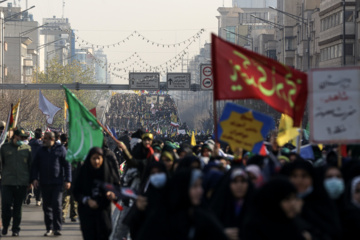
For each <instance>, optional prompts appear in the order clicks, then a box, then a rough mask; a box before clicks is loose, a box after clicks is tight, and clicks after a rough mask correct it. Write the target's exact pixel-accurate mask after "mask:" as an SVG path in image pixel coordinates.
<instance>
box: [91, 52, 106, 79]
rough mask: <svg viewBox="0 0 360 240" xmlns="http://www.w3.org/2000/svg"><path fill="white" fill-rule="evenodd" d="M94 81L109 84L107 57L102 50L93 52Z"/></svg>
mask: <svg viewBox="0 0 360 240" xmlns="http://www.w3.org/2000/svg"><path fill="white" fill-rule="evenodd" d="M94 56H95V58H96V59H97V61H96V62H95V79H96V81H97V82H98V83H103V84H104V83H109V80H108V72H107V64H108V61H107V56H106V54H105V53H104V51H103V50H102V49H100V50H97V51H95V54H94Z"/></svg>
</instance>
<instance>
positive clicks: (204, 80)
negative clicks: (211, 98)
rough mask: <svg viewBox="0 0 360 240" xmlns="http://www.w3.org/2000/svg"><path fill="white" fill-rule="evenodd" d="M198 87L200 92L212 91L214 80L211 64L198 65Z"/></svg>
mask: <svg viewBox="0 0 360 240" xmlns="http://www.w3.org/2000/svg"><path fill="white" fill-rule="evenodd" d="M200 85H201V90H213V88H214V79H213V70H212V66H211V64H201V65H200Z"/></svg>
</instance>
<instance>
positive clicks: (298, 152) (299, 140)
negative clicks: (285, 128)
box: [296, 128, 303, 154]
mask: <svg viewBox="0 0 360 240" xmlns="http://www.w3.org/2000/svg"><path fill="white" fill-rule="evenodd" d="M299 133H300V134H299V138H298V143H297V146H296V147H297V149H296V153H297V154H300V148H301V141H302V135H303V129H302V128H301V129H300V130H299Z"/></svg>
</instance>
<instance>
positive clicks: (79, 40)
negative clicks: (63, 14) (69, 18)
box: [64, 29, 205, 49]
mask: <svg viewBox="0 0 360 240" xmlns="http://www.w3.org/2000/svg"><path fill="white" fill-rule="evenodd" d="M64 31H66V32H68V33H69V34H70V33H71V31H70V30H67V29H64ZM204 32H205V30H204V29H200V30H199V31H198V32H197V33H196V34H195V35H193V36H191V37H190V38H188V39H186V40H184V41H182V42H178V43H171V44H165V43H159V42H155V41H152V40H150V39H148V38H147V37H145V36H144V35H143V34H141V33H139V32H137V31H134V32H132V33H131V34H130V35H128V36H127V37H126V38H124V39H122V40H120V41H118V42H116V43H112V44H108V45H101V44H94V43H91V42H89V41H86V40H84V39H82V38H81V37H79V36H78V35H76V36H75V41H76V42H77V43H78V44H80V45H85V46H91V47H93V48H94V49H105V48H111V47H116V46H120V45H122V44H124V43H126V42H127V41H129V40H130V39H131V38H133V37H138V38H139V39H141V40H143V41H145V42H146V43H149V44H151V45H152V46H156V47H163V48H165V47H167V48H170V47H176V46H181V45H185V44H186V43H189V42H191V41H192V40H194V39H197V38H199V37H200V36H201V34H203V33H204Z"/></svg>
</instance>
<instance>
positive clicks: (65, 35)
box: [40, 16, 74, 71]
mask: <svg viewBox="0 0 360 240" xmlns="http://www.w3.org/2000/svg"><path fill="white" fill-rule="evenodd" d="M43 24H46V26H44V27H43V28H42V30H41V31H40V34H41V36H40V38H41V45H40V55H41V62H42V63H41V70H45V71H46V66H47V63H49V62H50V61H51V60H52V59H54V58H55V59H56V60H57V61H59V63H61V64H62V65H64V66H65V65H67V64H69V63H70V62H71V61H72V59H73V54H74V53H73V52H72V50H73V49H74V47H73V46H72V45H73V44H74V41H73V39H74V37H73V32H72V30H71V24H70V22H69V19H68V18H56V17H55V16H54V17H53V18H44V19H43Z"/></svg>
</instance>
